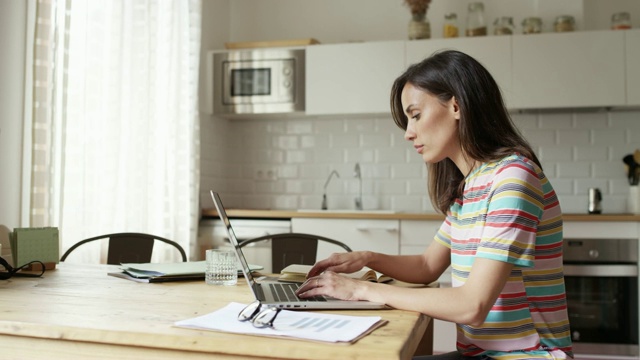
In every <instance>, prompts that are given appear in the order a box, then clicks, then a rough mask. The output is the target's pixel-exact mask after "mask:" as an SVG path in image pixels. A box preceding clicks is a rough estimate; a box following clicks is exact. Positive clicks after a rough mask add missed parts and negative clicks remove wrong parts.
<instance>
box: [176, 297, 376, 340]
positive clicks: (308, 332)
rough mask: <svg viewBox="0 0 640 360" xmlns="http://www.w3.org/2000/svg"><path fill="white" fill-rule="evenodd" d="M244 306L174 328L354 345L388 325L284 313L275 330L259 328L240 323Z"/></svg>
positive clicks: (367, 318) (361, 319)
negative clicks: (367, 334)
mask: <svg viewBox="0 0 640 360" xmlns="http://www.w3.org/2000/svg"><path fill="white" fill-rule="evenodd" d="M245 306H246V304H239V303H235V302H232V303H230V304H229V305H227V306H226V307H224V308H222V309H220V310H218V311H215V312H212V313H210V314H207V315H203V316H200V317H196V318H192V319H187V320H182V321H178V322H176V323H175V325H176V326H178V327H185V328H192V329H201V330H217V331H225V332H232V333H237V334H250V335H262V336H281V337H291V338H298V339H307V340H316V341H326V342H353V341H355V340H357V339H358V338H360V337H361V336H362V335H364V334H366V333H368V332H369V331H370V330H371V329H373V328H376V327H378V326H381V325H383V324H384V323H386V322H383V321H382V319H381V318H380V317H379V316H346V315H334V314H325V313H318V312H309V311H291V310H282V311H281V312H280V314H278V317H277V318H276V320H275V322H274V324H273V326H274V328H273V329H271V328H264V329H258V328H256V327H254V326H253V324H251V323H250V322H242V321H239V320H238V313H239V312H240V311H241V310H242V309H243V308H244V307H245Z"/></svg>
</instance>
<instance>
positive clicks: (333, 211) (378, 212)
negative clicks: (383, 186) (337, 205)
mask: <svg viewBox="0 0 640 360" xmlns="http://www.w3.org/2000/svg"><path fill="white" fill-rule="evenodd" d="M298 212H315V213H336V214H395V213H397V211H394V210H366V209H365V210H355V209H329V210H321V209H298Z"/></svg>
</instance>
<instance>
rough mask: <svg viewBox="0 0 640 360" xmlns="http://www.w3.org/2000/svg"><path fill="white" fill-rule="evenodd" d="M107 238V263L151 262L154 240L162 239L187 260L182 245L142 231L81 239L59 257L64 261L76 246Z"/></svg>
mask: <svg viewBox="0 0 640 360" xmlns="http://www.w3.org/2000/svg"><path fill="white" fill-rule="evenodd" d="M103 239H108V240H109V250H108V251H107V264H111V265H120V264H121V263H148V262H151V253H152V251H153V245H154V243H155V241H156V240H157V241H162V242H164V243H167V244H169V245H173V246H174V247H175V248H176V249H177V250H178V251H179V252H180V255H181V256H182V261H183V262H184V261H187V254H186V253H185V252H184V249H182V246H180V244H178V243H177V242H175V241H171V240H169V239H165V238H162V237H159V236H155V235H149V234H142V233H116V234H107V235H100V236H96V237H92V238H89V239H85V240H82V241H80V242H78V243H76V244H75V245H73V246H72V247H70V248H69V250H67V251H66V252H65V253H64V255H62V257H61V258H60V261H65V260H66V259H67V256H69V254H70V253H71V252H72V251H73V250H75V249H76V248H77V247H78V246H80V245H83V244H86V243H88V242H91V241H96V240H103Z"/></svg>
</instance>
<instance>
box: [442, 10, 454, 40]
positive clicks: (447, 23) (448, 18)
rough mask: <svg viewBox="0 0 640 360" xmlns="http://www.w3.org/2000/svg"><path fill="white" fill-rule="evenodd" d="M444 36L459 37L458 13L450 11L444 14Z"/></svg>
mask: <svg viewBox="0 0 640 360" xmlns="http://www.w3.org/2000/svg"><path fill="white" fill-rule="evenodd" d="M442 37H444V38H456V37H458V15H456V13H448V14H445V15H444V28H443V29H442Z"/></svg>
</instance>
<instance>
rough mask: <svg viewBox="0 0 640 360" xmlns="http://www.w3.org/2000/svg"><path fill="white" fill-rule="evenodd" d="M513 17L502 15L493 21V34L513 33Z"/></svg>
mask: <svg viewBox="0 0 640 360" xmlns="http://www.w3.org/2000/svg"><path fill="white" fill-rule="evenodd" d="M513 29H514V26H513V18H512V17H511V16H502V17H499V18H497V19H496V21H494V22H493V35H511V34H513Z"/></svg>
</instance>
